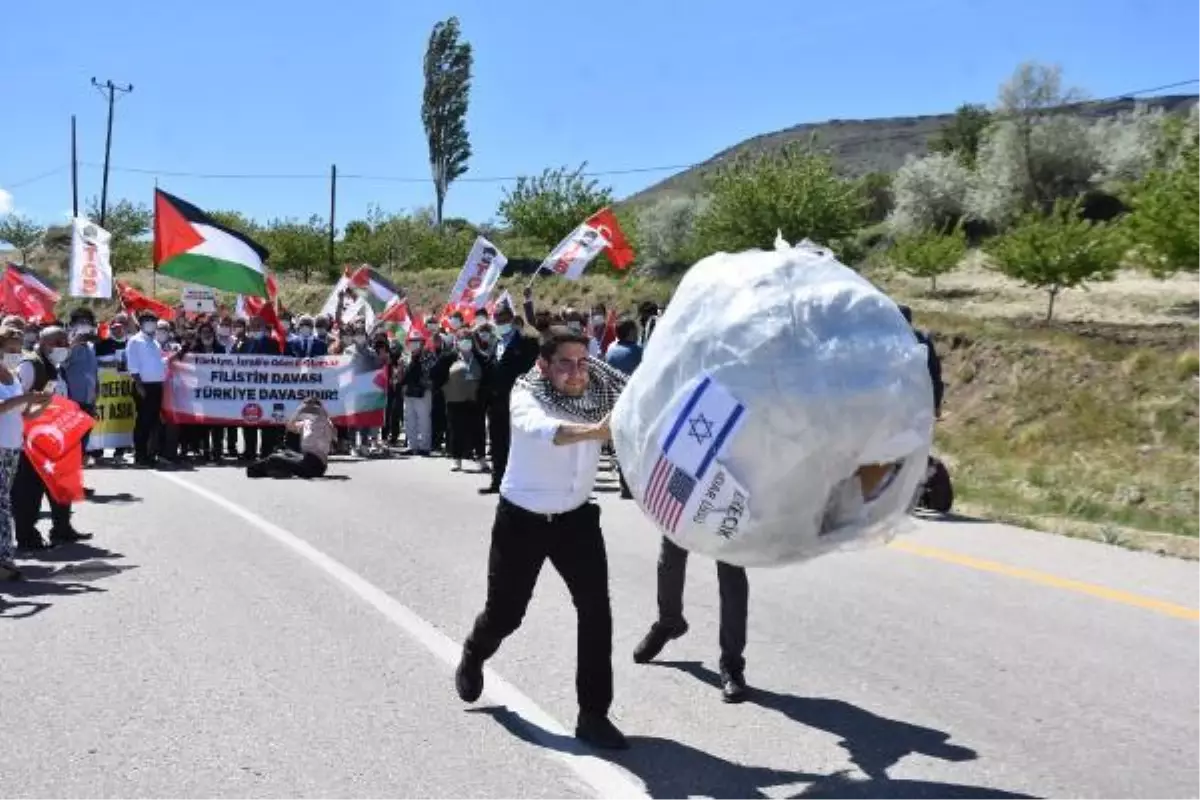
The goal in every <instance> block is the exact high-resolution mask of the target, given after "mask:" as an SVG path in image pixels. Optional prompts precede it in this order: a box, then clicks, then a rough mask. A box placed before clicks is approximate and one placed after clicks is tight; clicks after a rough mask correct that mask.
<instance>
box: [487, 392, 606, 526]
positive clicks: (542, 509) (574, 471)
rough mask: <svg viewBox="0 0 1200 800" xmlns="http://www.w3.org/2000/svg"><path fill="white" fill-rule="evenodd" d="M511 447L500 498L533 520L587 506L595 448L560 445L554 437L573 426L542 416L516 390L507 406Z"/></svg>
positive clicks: (525, 394)
mask: <svg viewBox="0 0 1200 800" xmlns="http://www.w3.org/2000/svg"><path fill="white" fill-rule="evenodd" d="M509 412H510V415H511V418H512V444H511V447H510V449H509V451H508V468H507V469H506V470H505V472H504V479H503V480H502V481H501V483H500V496H501V497H503V498H504V499H505V500H507V501H508V502H510V503H512V504H513V505H516V506H520V507H521V508H523V509H525V510H526V511H533V512H535V513H538V514H561V513H562V512H564V511H571V510H573V509H576V508H579V507H580V506H581V505H583V504H584V503H586V502H587V501H588V498H589V497H591V495H592V489H593V488H594V487H595V485H596V470H597V469H598V468H599V466H600V442H592V441H588V442H576V443H575V444H565V445H559V444H555V443H554V434H555V433H556V432H557V431H558V428H559V426H560V425H563V424H564V423H576V424H578V423H577V421H576V420H572V419H571V418H569V417H567V416H565V415H561V414H559V413H557V412H554V411H550V410H547V409H545V408H543V407H542V405H541V404H540V403H538V402H537V400H535V399H534V398H533V395H532V394H530V392H529V390H528V389H524V388H522V387H520V386H518V387H515V388H514V389H513V392H512V397H511V400H510V403H509Z"/></svg>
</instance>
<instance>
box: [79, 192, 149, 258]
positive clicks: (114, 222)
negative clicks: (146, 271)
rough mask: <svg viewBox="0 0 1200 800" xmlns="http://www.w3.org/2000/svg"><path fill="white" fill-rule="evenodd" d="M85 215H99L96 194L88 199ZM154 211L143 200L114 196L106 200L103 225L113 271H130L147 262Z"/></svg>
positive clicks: (91, 217)
mask: <svg viewBox="0 0 1200 800" xmlns="http://www.w3.org/2000/svg"><path fill="white" fill-rule="evenodd" d="M88 217H89V218H90V219H100V198H98V197H93V198H92V199H91V200H89V201H88ZM153 223H154V213H153V212H152V211H151V210H150V207H149V206H147V205H146V204H144V203H137V204H136V205H135V204H134V203H131V202H130V201H129V200H118V201H117V202H115V203H109V204H108V209H107V210H106V213H105V219H104V227H105V229H106V230H107V231H108V232H109V233H110V234H112V240H111V241H110V243H109V246H110V248H111V253H112V267H113V271H114V272H132V271H134V270H138V269H142V268H143V267H146V266H149V265H150V260H151V259H150V241H149V240H148V239H147V238H146V237H147V236H148V235H149V234H150V229H151V226H152V225H153Z"/></svg>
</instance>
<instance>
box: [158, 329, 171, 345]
mask: <svg viewBox="0 0 1200 800" xmlns="http://www.w3.org/2000/svg"><path fill="white" fill-rule="evenodd" d="M154 338H155V339H157V340H158V343H159V344H166V343H167V342H169V341H171V334H170V333H169V332H167V331H156V332H155V334H154Z"/></svg>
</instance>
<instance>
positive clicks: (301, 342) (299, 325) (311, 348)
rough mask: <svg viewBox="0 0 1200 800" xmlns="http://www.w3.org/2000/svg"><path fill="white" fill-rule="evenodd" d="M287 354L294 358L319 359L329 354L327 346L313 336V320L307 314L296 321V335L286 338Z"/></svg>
mask: <svg viewBox="0 0 1200 800" xmlns="http://www.w3.org/2000/svg"><path fill="white" fill-rule="evenodd" d="M287 354H288V355H289V356H295V357H296V358H319V357H321V356H324V355H328V354H329V345H328V344H327V343H326V342H325V341H323V340H321V339H318V338H317V337H316V336H314V335H313V318H312V317H310V316H309V315H308V314H304V315H302V316H301V317H300V319H298V320H297V321H296V335H294V336H289V337H288V342H287Z"/></svg>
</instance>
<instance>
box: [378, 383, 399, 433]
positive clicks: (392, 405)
mask: <svg viewBox="0 0 1200 800" xmlns="http://www.w3.org/2000/svg"><path fill="white" fill-rule="evenodd" d="M403 427H404V391H403V390H402V389H401V388H400V387H399V386H389V387H388V393H387V409H386V410H385V411H384V415H383V436H384V438H385V439H387V440H388V441H393V442H394V441H396V440H397V439H399V438H400V431H401V430H402V429H403Z"/></svg>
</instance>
